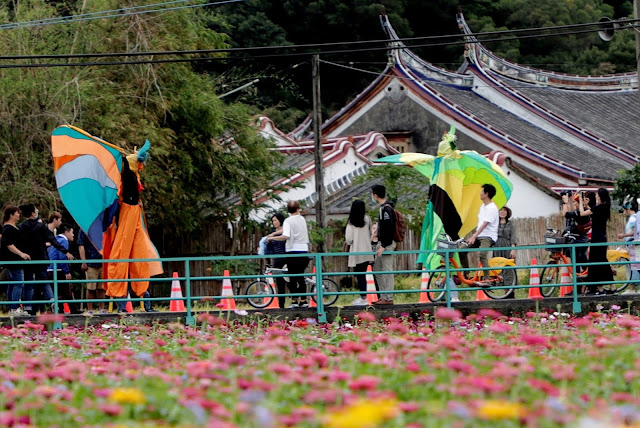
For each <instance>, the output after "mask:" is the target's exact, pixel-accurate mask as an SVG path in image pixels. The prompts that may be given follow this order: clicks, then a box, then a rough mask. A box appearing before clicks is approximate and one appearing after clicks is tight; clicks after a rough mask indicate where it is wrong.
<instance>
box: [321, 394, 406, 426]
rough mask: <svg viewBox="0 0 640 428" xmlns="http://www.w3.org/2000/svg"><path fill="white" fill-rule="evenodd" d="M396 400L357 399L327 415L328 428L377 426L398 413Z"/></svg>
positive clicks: (326, 424)
mask: <svg viewBox="0 0 640 428" xmlns="http://www.w3.org/2000/svg"><path fill="white" fill-rule="evenodd" d="M398 412H399V410H398V406H397V403H396V401H395V400H390V399H384V400H375V401H363V400H360V401H357V402H355V403H353V404H351V405H349V406H346V407H345V408H343V409H340V410H338V411H336V412H334V413H330V414H328V415H327V418H326V423H325V426H326V428H376V427H378V426H380V424H381V423H382V422H384V421H386V420H389V419H393V418H394V417H395V416H396V415H397V414H398Z"/></svg>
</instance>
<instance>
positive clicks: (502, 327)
mask: <svg viewBox="0 0 640 428" xmlns="http://www.w3.org/2000/svg"><path fill="white" fill-rule="evenodd" d="M511 330H513V329H512V328H511V326H510V325H509V324H504V323H501V322H497V323H495V324H493V325H491V326H490V327H489V331H490V332H492V333H497V334H505V333H510V332H511Z"/></svg>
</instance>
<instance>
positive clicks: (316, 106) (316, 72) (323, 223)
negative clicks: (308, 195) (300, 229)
mask: <svg viewBox="0 0 640 428" xmlns="http://www.w3.org/2000/svg"><path fill="white" fill-rule="evenodd" d="M311 75H312V77H313V143H314V153H313V157H314V160H315V168H316V194H317V195H318V200H317V201H316V223H317V224H318V227H319V228H321V229H324V228H326V227H327V215H326V211H325V204H324V162H323V152H322V131H321V130H320V128H321V125H322V112H321V110H320V107H321V102H320V56H319V55H317V54H316V55H313V57H312V58H311ZM325 250H326V248H325V244H324V239H323V241H322V242H321V243H320V245H318V252H320V253H324V252H325Z"/></svg>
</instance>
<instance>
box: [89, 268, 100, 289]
mask: <svg viewBox="0 0 640 428" xmlns="http://www.w3.org/2000/svg"><path fill="white" fill-rule="evenodd" d="M85 274H86V277H87V279H100V278H101V277H102V266H100V267H91V266H89V267H88V268H87V272H86V273H85ZM97 284H98V283H97V282H87V283H86V285H87V290H92V291H93V290H95V289H96V288H97Z"/></svg>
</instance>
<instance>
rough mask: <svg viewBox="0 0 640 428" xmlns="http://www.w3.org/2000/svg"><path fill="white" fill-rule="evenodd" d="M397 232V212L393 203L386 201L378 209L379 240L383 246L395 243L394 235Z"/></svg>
mask: <svg viewBox="0 0 640 428" xmlns="http://www.w3.org/2000/svg"><path fill="white" fill-rule="evenodd" d="M395 232H396V213H395V212H394V211H393V208H392V207H391V205H389V204H387V203H385V204H384V205H382V206H381V207H380V209H379V210H378V242H380V244H381V245H382V246H383V247H388V246H389V245H391V244H392V243H393V235H394V234H395Z"/></svg>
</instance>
